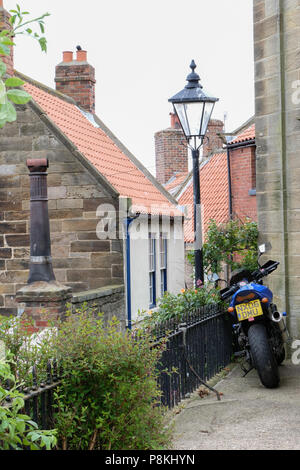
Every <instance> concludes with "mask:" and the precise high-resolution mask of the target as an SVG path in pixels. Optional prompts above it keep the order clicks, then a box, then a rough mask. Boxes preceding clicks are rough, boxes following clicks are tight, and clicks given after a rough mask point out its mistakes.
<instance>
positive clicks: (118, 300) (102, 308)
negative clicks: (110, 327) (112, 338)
mask: <svg viewBox="0 0 300 470" xmlns="http://www.w3.org/2000/svg"><path fill="white" fill-rule="evenodd" d="M71 303H72V311H73V313H75V314H76V311H77V312H79V311H80V310H82V308H83V307H85V308H86V307H87V308H88V309H91V310H93V311H94V312H97V313H103V314H104V315H103V318H104V321H105V322H108V321H111V320H112V319H113V317H116V318H117V319H118V320H119V321H120V328H121V329H122V330H125V328H126V321H125V315H124V286H110V287H102V288H101V289H96V290H91V291H87V292H82V293H79V294H74V295H73V298H72V300H71Z"/></svg>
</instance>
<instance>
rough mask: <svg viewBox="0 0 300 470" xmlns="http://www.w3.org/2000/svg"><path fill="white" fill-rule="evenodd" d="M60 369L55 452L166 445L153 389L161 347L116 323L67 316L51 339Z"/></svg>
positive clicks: (155, 388)
mask: <svg viewBox="0 0 300 470" xmlns="http://www.w3.org/2000/svg"><path fill="white" fill-rule="evenodd" d="M54 343H55V344H54V351H55V353H56V356H57V359H58V361H59V363H60V364H61V366H62V369H63V376H62V382H61V385H60V387H59V389H58V390H57V393H56V412H55V423H56V427H57V430H58V442H59V448H60V449H65V450H66V449H68V450H75V449H76V450H94V449H95V450H99V449H102V450H111V449H112V450H148V449H162V448H164V447H165V446H167V445H168V442H169V432H168V430H167V429H165V428H164V413H163V409H162V407H160V406H157V405H158V403H159V401H160V390H159V388H158V385H157V380H156V377H157V374H158V372H157V370H156V367H157V363H158V361H159V357H160V355H161V350H162V348H163V345H160V346H159V347H158V348H151V347H150V346H151V338H150V337H148V336H147V335H144V336H143V337H142V336H141V334H137V336H136V338H135V339H133V337H132V335H131V334H130V333H129V332H121V331H120V329H119V325H118V323H117V322H116V321H112V322H110V323H109V324H108V325H105V324H104V322H103V317H102V315H98V316H95V314H93V313H92V312H87V311H82V312H77V313H76V315H68V316H67V318H66V321H65V322H64V323H62V324H61V325H60V327H59V330H58V335H57V337H56V339H54Z"/></svg>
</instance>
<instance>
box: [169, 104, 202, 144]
mask: <svg viewBox="0 0 300 470" xmlns="http://www.w3.org/2000/svg"><path fill="white" fill-rule="evenodd" d="M206 105H207V104H206V103H205V102H200V101H198V102H194V103H175V104H174V107H175V111H176V113H177V115H178V117H179V119H180V122H181V125H182V128H183V130H184V133H185V135H186V137H187V138H190V137H194V136H199V135H202V134H201V129H202V127H203V126H202V122H203V117H205V113H203V108H204V107H205V108H206ZM205 108H204V109H205Z"/></svg>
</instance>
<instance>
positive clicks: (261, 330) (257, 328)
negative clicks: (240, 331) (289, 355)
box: [248, 323, 280, 388]
mask: <svg viewBox="0 0 300 470" xmlns="http://www.w3.org/2000/svg"><path fill="white" fill-rule="evenodd" d="M248 339H249V345H250V350H251V355H252V359H253V362H254V364H253V365H254V367H255V369H256V370H257V373H258V375H259V378H260V380H261V383H262V384H263V385H264V386H265V387H266V388H276V387H278V385H279V381H280V379H279V373H278V365H277V361H276V359H275V357H274V354H273V352H272V349H271V347H270V344H269V340H268V335H267V330H266V327H265V326H264V325H263V324H261V323H256V324H254V325H252V326H251V327H250V328H249V331H248Z"/></svg>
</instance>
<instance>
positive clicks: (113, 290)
mask: <svg viewBox="0 0 300 470" xmlns="http://www.w3.org/2000/svg"><path fill="white" fill-rule="evenodd" d="M124 291H125V287H124V285H119V286H106V287H100V288H99V289H94V290H89V291H86V292H78V293H76V294H73V298H72V300H71V302H72V304H77V303H82V302H88V301H90V300H95V299H100V298H102V297H109V296H111V295H114V294H123V293H124Z"/></svg>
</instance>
